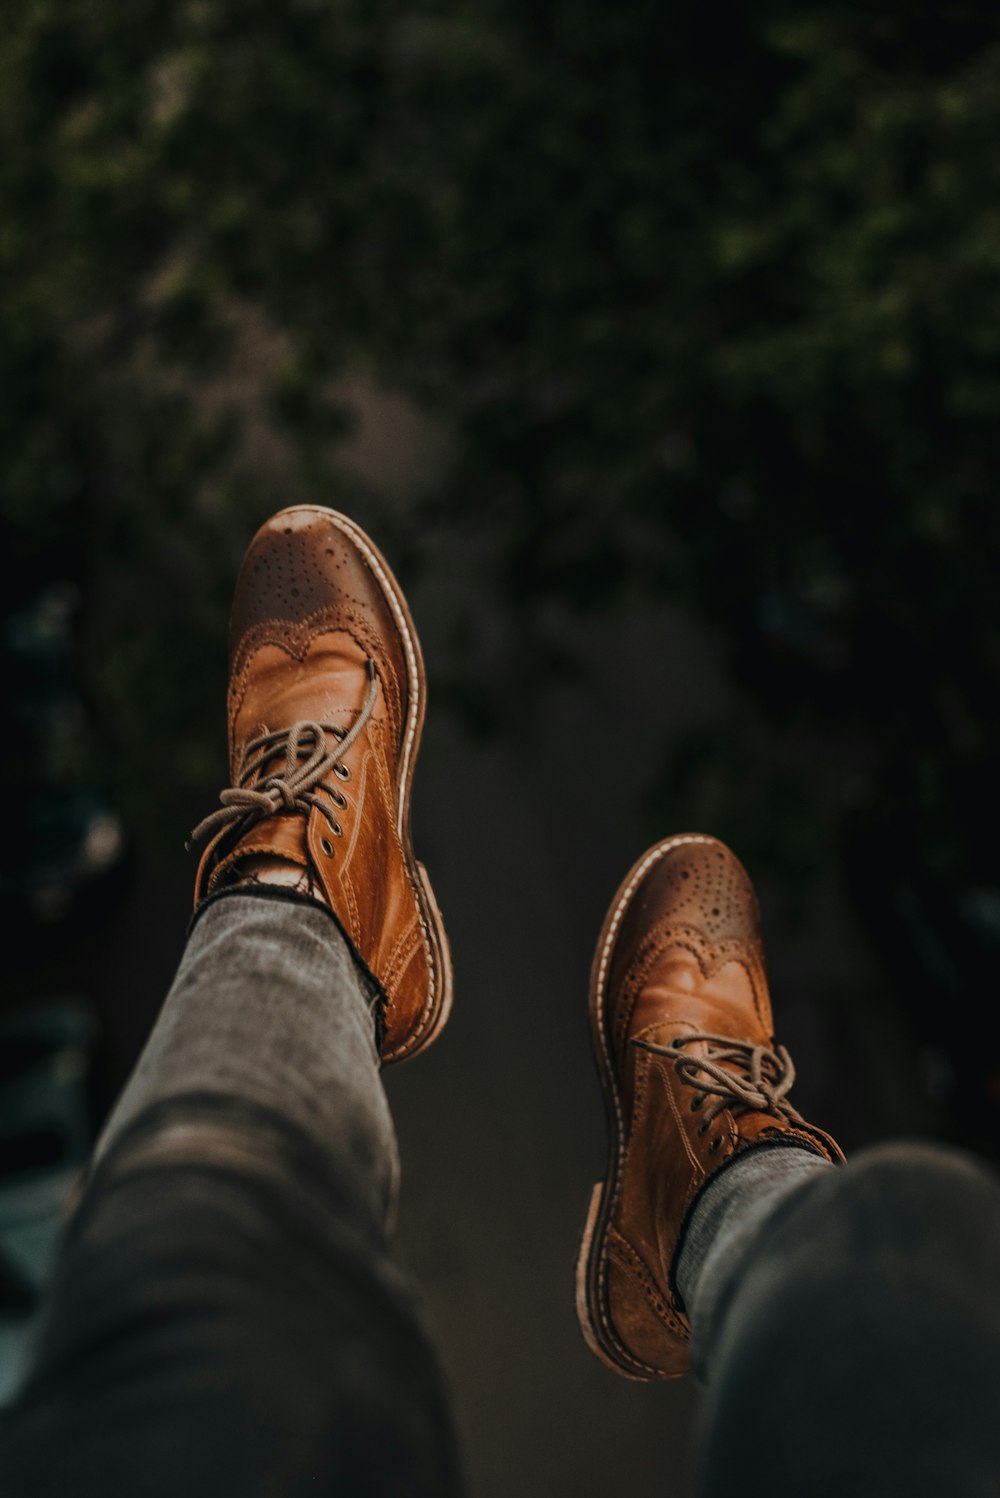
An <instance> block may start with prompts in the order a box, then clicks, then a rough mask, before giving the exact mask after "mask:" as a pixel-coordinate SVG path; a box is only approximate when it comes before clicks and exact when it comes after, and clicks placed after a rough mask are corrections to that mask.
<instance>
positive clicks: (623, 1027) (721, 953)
mask: <svg viewBox="0 0 1000 1498" xmlns="http://www.w3.org/2000/svg"><path fill="white" fill-rule="evenodd" d="M747 945H748V944H747V943H746V942H745V941H741V940H740V939H739V938H738V937H724V938H723V939H722V940H721V941H719V942H710V941H708V940H707V939H706V938H704V937H703V936H702V935H701V933H700V932H699V931H698V930H697V928H695V927H691V926H687V925H683V924H676V923H673V922H671V921H670V920H669V918H667V919H664V920H662V921H659V922H657V923H656V925H654V926H653V927H652V929H651V930H650V932H649V933H648V935H647V936H646V937H645V938H644V939H643V941H642V943H641V945H640V947H639V951H638V953H637V954H636V957H635V959H634V961H633V963H632V965H631V966H630V967H629V969H628V972H627V973H626V976H625V979H624V981H623V983H622V1000H623V1002H620V1003H619V1005H618V1007H617V1011H616V1016H615V1042H616V1044H617V1045H618V1048H619V1050H621V1049H622V1048H623V1045H624V1037H625V1035H626V1033H627V1031H628V1026H629V1024H630V1022H631V1019H632V1014H633V1012H634V1010H635V1005H636V1001H637V1000H638V997H639V994H640V993H641V992H642V989H643V988H644V986H645V983H646V979H647V978H648V977H649V974H650V972H651V971H652V970H653V968H654V967H655V966H656V964H657V963H658V962H659V960H660V958H661V957H662V956H663V954H664V952H666V951H667V950H668V949H669V948H671V947H676V948H678V949H679V950H681V951H683V952H687V953H689V954H690V956H692V957H693V958H694V960H695V962H696V963H697V964H698V970H699V972H700V973H701V975H702V977H703V978H706V979H707V978H710V977H711V976H712V974H713V973H715V972H718V970H719V969H720V968H721V967H725V966H726V965H727V964H728V963H735V964H736V965H737V966H739V967H741V968H742V969H743V971H744V972H745V973H746V975H747V980H748V982H749V984H750V991H751V994H752V996H753V1002H754V1010H755V1012H756V1014H757V1018H758V1020H759V1021H760V1023H761V1025H762V1026H763V1028H764V1029H765V1030H766V1031H767V1032H768V1033H770V1028H771V1027H770V1024H769V1022H768V1021H767V1020H766V1019H765V1017H764V1015H763V1013H762V1010H761V1003H760V993H759V984H758V981H757V978H756V977H755V974H754V969H755V968H758V969H759V967H760V961H759V959H755V958H754V956H753V955H752V954H748V953H747V950H746V949H747ZM706 949H707V950H706ZM765 992H766V984H765Z"/></svg>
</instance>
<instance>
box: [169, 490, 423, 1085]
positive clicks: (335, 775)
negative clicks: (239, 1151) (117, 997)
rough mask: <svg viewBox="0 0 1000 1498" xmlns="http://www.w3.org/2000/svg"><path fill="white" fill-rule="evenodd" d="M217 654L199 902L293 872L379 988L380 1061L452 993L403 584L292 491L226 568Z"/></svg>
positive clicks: (419, 1033)
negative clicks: (416, 807)
mask: <svg viewBox="0 0 1000 1498" xmlns="http://www.w3.org/2000/svg"><path fill="white" fill-rule="evenodd" d="M229 665H230V671H229V694H228V710H229V760H230V774H231V777H232V784H231V786H230V787H229V789H228V790H225V791H223V793H222V796H221V798H220V800H221V802H222V805H221V807H220V809H219V810H217V811H215V812H213V813H212V814H211V815H210V816H208V817H206V818H205V820H204V821H203V822H202V823H201V824H200V826H199V827H198V828H196V829H195V833H194V835H193V836H194V838H195V839H196V840H202V839H207V842H206V846H205V848H204V852H203V853H202V857H201V862H200V865H199V869H198V875H197V879H196V885H195V903H196V905H197V904H199V903H200V902H201V901H203V900H204V899H206V898H207V897H208V896H210V895H212V894H215V893H217V892H219V891H221V890H223V889H224V888H226V887H227V886H231V885H232V884H233V883H234V882H241V880H242V879H243V877H244V876H245V875H246V873H247V871H253V870H257V869H260V868H262V867H267V868H268V869H271V870H273V869H274V868H277V869H278V870H279V871H281V872H285V873H288V874H291V875H292V876H294V877H296V878H300V879H301V886H300V887H301V888H303V889H305V890H307V891H308V893H309V894H310V895H311V896H312V897H313V898H315V899H317V900H319V901H320V902H322V903H324V904H325V905H327V906H328V908H329V909H330V910H331V911H332V912H333V914H334V915H335V916H336V918H337V920H338V921H339V923H340V925H341V927H342V929H343V930H344V932H345V934H346V935H347V937H348V938H349V940H350V941H351V943H352V944H353V946H354V949H355V951H356V952H357V954H358V956H359V957H360V958H361V960H362V962H363V963H364V964H365V966H366V967H367V968H368V970H369V972H370V973H371V974H372V975H373V977H374V978H375V979H376V980H377V982H378V984H379V986H380V988H381V990H382V993H383V995H384V999H385V1005H384V1016H383V1018H384V1036H383V1041H382V1060H383V1062H389V1061H397V1060H401V1059H403V1058H405V1057H409V1056H414V1055H416V1054H417V1053H418V1052H419V1051H422V1050H424V1049H425V1048H426V1047H427V1046H428V1045H429V1044H430V1043H431V1041H432V1040H434V1038H435V1037H436V1036H437V1035H438V1033H439V1032H440V1030H441V1028H442V1026H443V1025H444V1023H445V1021H446V1019H447V1017H448V1012H449V1009H450V1005H451V993H452V976H451V959H450V954H449V948H448V942H447V938H446V936H445V931H444V925H443V923H442V920H441V915H440V912H439V910H438V907H437V904H436V902H435V899H434V895H433V892H432V890H431V886H430V883H429V881H428V878H427V874H426V871H425V870H424V868H423V865H422V864H420V863H418V862H417V860H416V858H415V856H414V852H413V845H412V841H411V833H410V789H411V785H412V780H413V770H414V764H415V760H416V755H417V749H418V747H419V742H420V734H421V729H422V726H423V720H424V712H425V705H426V695H427V692H426V679H425V673H424V665H423V657H422V655H421V650H420V644H419V641H418V639H417V633H416V629H415V628H414V624H413V619H412V617H411V615H410V610H409V608H408V606H407V603H406V599H405V597H404V596H403V593H402V590H401V589H400V586H399V584H398V583H397V581H396V579H395V578H394V577H393V574H392V572H391V570H390V568H389V566H388V563H387V562H386V560H385V558H384V557H383V556H382V555H381V553H380V552H379V551H378V549H377V548H376V546H375V545H374V543H373V542H372V541H371V539H370V538H369V537H368V536H367V535H366V534H365V532H364V531H363V530H362V529H361V528H360V526H358V525H356V524H355V523H354V522H353V521H352V520H350V519H349V518H348V517H347V516H345V515H341V514H339V513H338V512H337V511H335V510H329V509H324V508H322V507H320V506H316V505H298V506H295V507H293V508H291V509H287V510H283V511H281V512H280V513H279V514H277V515H274V516H273V517H272V518H271V519H270V520H268V521H267V522H266V524H265V525H263V526H262V527H261V529H260V530H259V531H258V532H257V534H256V536H255V537H254V539H253V541H252V542H251V543H250V546H249V548H248V550H247V553H246V556H245V557H244V560H243V565H242V568H241V570H240V574H239V578H238V581H237V584H236V590H235V596H234V600H233V608H232V615H231V621H230V641H229ZM277 882H279V883H280V882H285V883H288V882H289V880H288V879H287V878H286V879H285V880H284V881H282V880H281V879H278V880H277Z"/></svg>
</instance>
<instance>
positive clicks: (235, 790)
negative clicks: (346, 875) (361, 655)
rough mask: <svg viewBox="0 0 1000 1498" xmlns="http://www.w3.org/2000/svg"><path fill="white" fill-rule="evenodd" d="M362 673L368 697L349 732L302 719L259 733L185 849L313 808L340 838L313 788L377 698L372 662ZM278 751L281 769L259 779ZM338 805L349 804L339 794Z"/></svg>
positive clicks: (343, 750)
mask: <svg viewBox="0 0 1000 1498" xmlns="http://www.w3.org/2000/svg"><path fill="white" fill-rule="evenodd" d="M366 669H367V672H368V692H367V695H366V697H365V701H364V705H363V707H362V709H361V712H360V713H359V714H358V717H357V721H356V722H355V724H354V727H353V728H351V729H350V730H348V729H346V728H342V727H341V726H340V724H339V723H313V722H310V721H309V720H308V719H306V718H303V719H301V720H300V721H299V722H298V723H293V724H292V726H291V727H290V728H279V729H275V731H274V732H273V733H262V734H259V735H258V736H257V737H256V738H254V739H250V740H249V741H248V742H247V743H246V744H245V745H244V748H243V754H242V757H241V759H240V767H239V771H238V773H237V776H236V784H235V785H232V786H229V787H228V789H226V790H224V791H222V792H220V794H219V800H220V801H221V803H222V805H221V806H220V807H219V808H218V809H217V810H216V811H213V812H209V814H208V816H207V817H204V818H203V819H202V820H201V821H200V822H199V823H198V825H197V827H196V828H195V829H194V831H193V832H192V833H191V836H190V838H189V840H188V847H189V848H190V847H192V846H193V845H194V844H195V843H198V842H201V841H202V840H203V839H205V838H209V837H212V836H214V835H215V833H217V832H219V831H221V829H222V828H224V827H229V826H234V825H236V824H237V823H240V824H243V826H242V828H241V830H243V831H248V830H249V829H250V828H251V827H253V826H255V824H256V823H257V822H261V821H263V820H264V819H265V817H270V816H274V815H275V813H277V812H282V813H284V812H304V813H305V814H306V815H308V814H309V812H310V810H311V809H312V808H313V807H315V808H316V809H317V810H318V811H320V812H322V814H323V816H324V817H325V818H326V820H327V823H328V825H329V827H330V830H331V832H333V833H335V834H338V835H339V833H340V824H339V823H338V822H337V819H336V817H335V816H334V814H333V812H332V810H331V809H330V807H329V805H328V804H327V802H326V801H325V800H324V799H323V798H322V797H321V796H319V795H318V794H317V787H318V786H319V784H320V781H321V780H323V779H324V777H325V776H327V775H329V774H330V772H331V771H332V770H334V769H335V767H336V766H337V765H338V764H339V763H340V761H341V760H342V759H343V757H344V755H345V754H346V753H347V751H348V749H350V747H351V745H352V744H353V743H354V742H355V740H356V739H357V737H358V735H359V734H360V733H361V731H362V729H363V728H364V726H365V724H366V723H367V722H368V720H369V718H370V717H371V715H372V712H373V710H374V707H375V699H376V697H377V696H378V678H377V676H376V674H375V662H374V661H373V660H368V661H367V662H366ZM328 738H332V739H333V740H334V745H333V748H332V749H329V748H328V747H327V741H328ZM282 752H283V753H284V756H285V762H284V765H283V767H282V769H281V770H280V771H277V772H275V773H273V774H271V775H267V776H266V777H264V778H262V776H263V772H264V769H265V767H266V766H267V764H268V763H269V762H270V761H272V760H273V759H274V758H275V757H276V756H277V755H278V754H281V753H282ZM324 789H325V787H324ZM336 802H337V805H338V806H345V805H346V804H347V803H346V801H345V800H344V798H343V797H342V796H340V795H339V794H338V795H337V797H336Z"/></svg>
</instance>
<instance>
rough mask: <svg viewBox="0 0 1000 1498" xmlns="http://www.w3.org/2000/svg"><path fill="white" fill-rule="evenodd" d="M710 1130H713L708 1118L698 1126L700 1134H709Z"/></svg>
mask: <svg viewBox="0 0 1000 1498" xmlns="http://www.w3.org/2000/svg"><path fill="white" fill-rule="evenodd" d="M710 1128H711V1125H710V1124H709V1121H708V1119H707V1118H706V1119H704V1120H703V1121H702V1122H701V1123H700V1124H699V1125H698V1133H699V1134H707V1133H708V1131H709V1129H710Z"/></svg>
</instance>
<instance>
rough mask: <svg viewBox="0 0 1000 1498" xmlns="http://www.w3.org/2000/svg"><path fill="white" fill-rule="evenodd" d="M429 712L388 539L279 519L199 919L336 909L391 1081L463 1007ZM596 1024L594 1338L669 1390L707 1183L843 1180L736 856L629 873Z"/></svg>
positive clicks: (716, 855) (315, 513)
mask: <svg viewBox="0 0 1000 1498" xmlns="http://www.w3.org/2000/svg"><path fill="white" fill-rule="evenodd" d="M425 704H426V684H425V674H424V665H423V659H422V656H421V652H420V644H419V641H418V640H417V635H416V630H415V629H414V626H413V620H412V617H411V615H410V611H409V609H408V607H407V604H406V600H405V598H404V597H403V594H402V592H401V590H400V587H399V584H398V583H397V582H396V580H395V578H394V577H393V575H392V572H391V571H390V569H389V567H388V565H387V563H386V561H385V559H384V558H383V557H382V556H381V554H380V553H379V551H378V550H377V549H376V547H375V546H374V545H373V544H372V542H371V540H370V539H369V538H368V536H366V535H365V533H364V532H363V531H362V530H361V529H360V527H359V526H357V525H355V524H354V522H353V521H351V520H349V519H347V518H346V517H345V516H343V515H340V514H338V513H336V512H335V511H333V510H327V509H322V508H320V507H318V506H305V505H303V506H298V507H296V508H294V509H289V510H285V511H282V512H281V513H280V514H278V515H275V516H274V517H273V518H272V519H271V520H269V521H268V522H267V524H266V525H264V526H263V527H262V528H261V530H260V531H259V532H258V533H257V535H256V536H255V538H254V540H253V542H252V543H251V545H250V548H249V550H248V552H247V554H246V557H245V559H244V562H243V566H242V569H241V571H240V576H239V580H238V582H237V585H236V596H235V600H234V603H233V612H232V620H231V629H230V679H229V704H228V705H229V756H230V766H231V772H232V781H233V783H232V786H231V787H230V789H228V790H226V791H224V792H223V793H222V797H221V802H222V805H221V807H220V809H219V810H218V811H216V812H213V813H212V814H211V815H210V816H209V817H206V819H205V821H204V822H203V823H202V824H201V826H200V827H199V828H197V829H196V832H195V836H196V837H197V838H198V839H207V843H206V846H205V849H204V852H203V854H202V858H201V864H200V867H199V869H198V877H197V884H196V890H195V899H196V903H198V902H200V901H202V900H204V899H205V898H207V897H208V896H210V895H212V894H214V893H216V892H218V891H220V890H222V889H224V888H226V887H231V886H232V885H233V883H245V882H246V881H251V882H253V881H259V882H261V883H265V884H277V885H284V886H286V887H290V888H293V889H296V890H298V891H300V892H301V893H304V894H306V895H309V896H311V897H312V898H314V899H316V900H319V901H321V902H322V903H324V904H325V905H326V906H328V907H329V909H330V910H331V911H332V913H333V914H334V916H335V917H336V919H337V921H338V923H339V924H340V926H341V928H342V929H343V931H344V933H345V935H346V936H347V937H348V939H349V940H350V942H351V944H352V946H353V948H354V950H355V953H356V954H357V956H358V957H359V958H360V959H361V961H362V962H363V963H364V964H365V966H366V967H367V968H368V970H369V971H370V972H371V974H372V975H373V976H374V978H375V979H376V980H377V982H378V985H379V987H380V989H381V992H382V994H383V995H384V1013H383V1019H384V1037H383V1043H382V1059H383V1061H385V1062H388V1061H401V1060H403V1059H405V1058H406V1057H409V1056H416V1055H417V1054H418V1053H419V1052H420V1051H422V1050H424V1049H425V1048H426V1047H427V1046H428V1045H430V1044H431V1042H432V1041H433V1040H434V1039H435V1037H436V1036H437V1035H438V1033H439V1032H440V1030H441V1028H442V1027H443V1025H444V1023H445V1021H446V1019H447V1017H448V1012H449V1009H450V1007H451V997H452V972H451V960H450V956H449V951H448V941H447V938H446V936H445V932H444V926H443V923H442V920H441V913H440V911H439V910H438V908H437V905H436V903H435V900H434V895H433V893H432V891H431V887H430V883H429V881H428V879H427V874H426V871H425V870H424V868H423V866H422V864H420V863H418V862H417V860H416V858H415V857H414V853H413V846H412V842H411V838H410V814H409V813H410V787H411V784H412V779H413V769H414V762H415V759H416V754H417V748H418V745H419V742H420V733H421V728H422V725H423V718H424V710H425ZM590 1016H591V1026H592V1031H593V1039H594V1050H595V1054H596V1057H597V1065H598V1070H599V1073H600V1078H601V1085H602V1088H603V1091H604V1098H605V1105H606V1109H607V1115H608V1123H609V1134H610V1148H609V1164H608V1174H607V1178H606V1179H605V1180H604V1181H602V1182H599V1183H598V1185H597V1186H595V1188H594V1193H593V1197H592V1200H591V1204H590V1212H589V1215H588V1219H587V1225H586V1229H585V1231H584V1237H583V1244H582V1246H581V1250H580V1258H579V1264H578V1271H577V1309H578V1314H579V1317H580V1324H581V1326H582V1328H583V1332H584V1335H585V1337H586V1339H587V1341H588V1343H589V1345H590V1346H591V1348H592V1349H593V1350H594V1352H596V1353H597V1355H598V1356H599V1357H600V1358H602V1359H603V1361H604V1362H606V1363H608V1364H609V1365H610V1366H611V1367H612V1368H614V1369H616V1370H617V1371H618V1372H620V1373H624V1374H626V1375H628V1376H630V1377H632V1378H640V1379H649V1378H669V1377H672V1376H675V1375H677V1374H680V1373H683V1372H685V1371H686V1369H687V1367H688V1360H689V1359H688V1344H689V1340H690V1325H689V1322H688V1320H687V1317H686V1315H685V1312H684V1308H683V1305H682V1304H681V1302H680V1299H679V1296H678V1293H677V1290H676V1287H675V1285H674V1282H673V1278H672V1265H673V1262H674V1259H675V1256H676V1251H677V1246H678V1242H679V1239H680V1237H681V1234H682V1232H683V1229H684V1225H685V1222H686V1219H687V1216H688V1214H689V1212H690V1210H691V1207H692V1203H693V1202H694V1200H695V1198H696V1197H697V1195H698V1193H699V1191H700V1189H701V1187H702V1186H703V1184H704V1183H705V1181H706V1180H707V1179H708V1178H709V1177H710V1176H712V1175H714V1174H715V1173H716V1172H717V1171H718V1170H719V1169H720V1168H721V1167H722V1166H723V1165H724V1164H725V1163H726V1162H727V1161H728V1160H731V1159H732V1158H733V1157H734V1156H735V1155H736V1154H737V1153H739V1152H740V1151H741V1150H745V1149H747V1148H749V1147H751V1146H755V1145H761V1144H765V1143H777V1144H781V1143H789V1144H796V1145H799V1146H802V1147H804V1148H806V1149H810V1150H813V1151H814V1152H815V1153H817V1154H819V1155H822V1156H823V1157H824V1158H827V1159H831V1160H840V1159H841V1158H842V1156H841V1153H840V1150H839V1149H838V1147H837V1145H836V1144H835V1143H834V1141H833V1140H832V1139H831V1138H830V1137H829V1136H828V1135H826V1134H824V1133H822V1132H821V1131H820V1130H819V1129H815V1128H813V1127H812V1125H810V1124H808V1123H806V1122H805V1121H804V1120H803V1119H802V1118H801V1117H800V1116H799V1114H798V1113H796V1111H795V1109H794V1108H793V1107H792V1106H791V1104H790V1103H789V1101H788V1091H789V1088H790V1086H791V1084H792V1081H793V1078H794V1071H793V1068H792V1063H791V1060H790V1058H789V1056H788V1053H787V1052H786V1051H785V1050H784V1049H783V1048H782V1047H780V1046H779V1047H775V1044H774V1039H773V1024H772V1018H771V1004H770V999H769V996H768V989H767V978H766V974H765V968H764V955H763V948H762V945H761V936H760V925H759V915H758V909H757V902H756V899H755V896H754V892H753V888H752V886H751V884H750V881H749V879H748V878H747V875H746V873H745V871H744V870H743V867H742V865H741V864H740V863H739V861H738V860H737V859H736V858H735V856H734V855H733V854H732V853H731V852H730V851H729V849H728V848H726V847H725V846H724V845H723V844H722V843H720V842H718V841H716V840H715V839H714V838H710V837H703V836H700V835H696V834H688V835H684V836H679V837H671V838H667V839H666V840H665V841H663V842H661V843H657V844H656V846H655V847H653V848H651V849H650V850H649V852H647V853H646V854H645V855H644V856H643V857H642V858H641V859H640V860H639V862H638V863H637V864H636V865H635V867H634V868H633V869H632V870H631V872H630V873H629V874H628V876H627V878H626V879H625V881H624V883H623V884H622V886H621V888H620V889H619V891H618V893H617V895H616V896H615V898H614V900H613V902H612V904H611V908H610V910H609V912H608V915H607V919H606V920H605V923H604V929H603V931H602V932H601V937H600V941H599V942H598V946H597V952H596V954H595V957H594V965H593V971H592V976H591V986H590Z"/></svg>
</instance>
